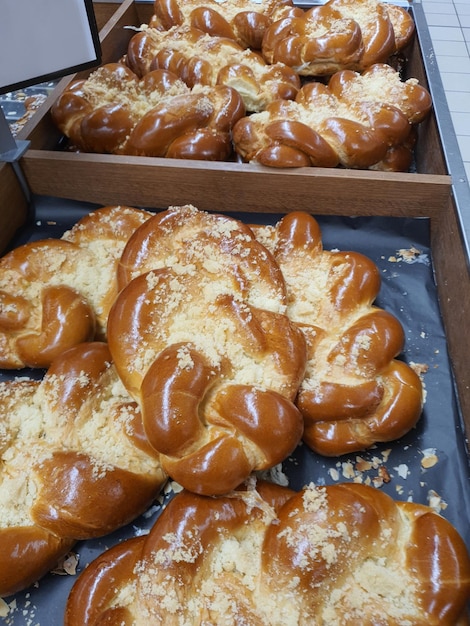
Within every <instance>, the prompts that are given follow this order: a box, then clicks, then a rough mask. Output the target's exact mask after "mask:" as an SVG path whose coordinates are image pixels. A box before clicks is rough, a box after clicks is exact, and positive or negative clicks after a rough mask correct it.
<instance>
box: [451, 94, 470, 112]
mask: <svg viewBox="0 0 470 626" xmlns="http://www.w3.org/2000/svg"><path fill="white" fill-rule="evenodd" d="M446 98H447V104H448V106H449V111H451V112H454V111H455V112H458V113H467V112H468V111H470V93H465V92H462V91H460V92H459V91H446Z"/></svg>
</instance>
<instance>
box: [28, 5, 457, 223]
mask: <svg viewBox="0 0 470 626" xmlns="http://www.w3.org/2000/svg"><path fill="white" fill-rule="evenodd" d="M94 6H95V12H96V19H97V23H98V24H102V23H103V21H104V20H105V19H106V17H107V16H109V14H110V12H111V8H112V7H113V3H110V2H96V3H95V5H94ZM114 8H115V11H114V13H113V14H112V17H111V18H110V19H109V20H108V21H107V22H106V24H105V26H104V27H103V28H102V29H101V31H100V39H101V42H102V53H103V63H106V62H111V61H117V60H119V58H120V57H121V56H122V55H123V54H124V53H125V52H126V50H127V44H128V42H129V40H130V38H131V37H132V35H133V34H134V33H135V31H134V30H132V28H131V29H129V28H126V27H127V26H134V27H135V26H140V25H141V24H143V23H147V22H148V21H149V19H150V16H151V14H152V12H153V4H152V3H151V2H136V1H135V0H124V2H122V4H120V3H115V4H114ZM407 66H408V69H407V72H408V75H409V76H413V77H416V78H418V80H419V81H420V83H421V84H423V85H424V86H426V76H425V72H424V69H423V64H422V59H421V56H420V49H419V43H418V41H417V40H415V42H414V43H413V45H412V46H411V47H410V50H409V62H408V64H407ZM89 73H90V71H87V72H82V73H81V74H79V75H77V76H80V77H85V76H87V75H88V74H89ZM70 80H71V77H68V78H66V79H63V80H62V81H61V82H60V83H59V84H58V86H57V89H56V90H55V92H54V93H53V94H51V97H50V98H49V99H48V101H47V103H46V105H45V106H44V107H43V108H42V110H41V111H40V112H39V113H38V114H37V116H35V120H34V123H32V124H31V125H28V127H25V128H24V129H23V133H24V135H25V136H26V137H27V138H28V139H29V140H30V141H31V149H30V150H29V151H28V153H27V154H26V155H25V157H24V158H23V160H22V167H23V169H24V172H25V175H26V177H27V179H28V182H29V184H30V186H31V190H32V191H33V193H38V194H46V195H53V196H60V197H66V198H73V199H76V200H83V201H88V202H96V203H99V204H114V203H121V204H138V205H139V206H166V205H168V204H182V203H186V202H190V201H191V202H192V203H193V204H195V205H197V206H198V207H199V208H200V209H211V208H214V206H219V207H224V208H226V209H227V210H236V209H238V208H239V206H240V205H243V206H244V207H245V208H247V209H249V210H256V211H265V210H267V209H269V210H274V211H281V212H282V211H285V210H287V209H288V208H289V207H290V205H291V202H292V198H293V197H294V195H295V198H296V200H297V201H298V202H301V203H303V204H304V206H306V207H309V208H310V207H311V208H312V209H313V210H315V211H317V212H318V211H320V212H322V211H334V212H340V213H342V214H345V215H356V214H358V213H362V214H363V213H368V211H375V210H376V209H375V208H373V207H375V206H377V205H380V206H381V207H383V209H384V210H386V211H388V212H390V214H391V215H402V216H403V215H410V216H428V215H429V214H430V213H434V212H437V213H439V212H440V210H441V209H442V206H443V205H444V204H445V202H446V199H447V197H448V195H449V193H450V180H449V177H448V175H447V174H448V173H447V170H446V167H445V164H444V159H443V154H442V147H441V144H440V139H439V133H438V130H437V126H436V122H435V118H434V116H433V115H431V116H430V117H429V119H428V120H427V121H425V122H424V123H423V124H422V125H421V126H420V127H419V137H418V142H417V149H416V173H405V174H401V173H388V172H385V173H384V172H373V171H353V170H339V169H327V168H314V167H311V168H298V169H293V170H292V169H286V170H279V169H273V168H266V167H263V166H258V165H254V164H250V165H248V164H242V163H225V162H223V163H222V162H215V163H214V162H204V161H184V160H180V159H164V158H151V157H131V156H115V155H99V154H83V153H81V154H76V153H70V152H63V151H60V150H58V149H57V146H58V142H59V140H60V138H61V134H60V132H59V131H58V130H57V129H56V128H55V126H54V124H53V123H52V120H51V118H50V113H49V109H50V106H51V104H52V103H53V102H54V100H55V99H56V98H57V97H58V95H59V94H60V93H61V92H62V91H63V89H64V88H65V86H66V85H67V84H68V83H69V82H70ZM364 200H366V201H365V202H364ZM368 200H369V202H368Z"/></svg>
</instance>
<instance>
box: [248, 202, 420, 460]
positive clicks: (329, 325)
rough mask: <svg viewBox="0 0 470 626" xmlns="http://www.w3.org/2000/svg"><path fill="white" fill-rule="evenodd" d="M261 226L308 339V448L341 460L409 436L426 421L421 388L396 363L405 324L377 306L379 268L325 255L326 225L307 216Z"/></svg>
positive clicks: (304, 406)
mask: <svg viewBox="0 0 470 626" xmlns="http://www.w3.org/2000/svg"><path fill="white" fill-rule="evenodd" d="M254 228H255V229H256V230H255V232H256V234H257V236H258V238H259V239H260V241H262V242H263V244H264V245H265V246H266V247H268V248H269V249H271V250H272V251H273V254H274V256H275V258H276V260H277V262H278V264H279V266H280V268H281V270H282V273H283V276H284V278H285V280H286V284H287V289H288V300H289V304H288V309H287V314H288V316H289V318H290V319H291V320H292V321H293V322H295V323H297V324H298V326H299V328H301V329H302V331H303V332H304V334H305V337H306V340H307V345H308V360H307V369H306V375H305V378H304V380H303V382H302V383H301V385H300V389H299V394H298V397H297V400H296V402H297V406H298V407H299V408H300V410H301V412H302V415H303V417H304V422H305V431H304V436H303V438H304V441H305V443H307V445H308V446H309V447H310V448H312V449H313V450H315V451H316V452H318V453H320V454H323V455H326V456H335V455H341V454H346V453H350V452H354V451H358V450H363V449H365V448H369V447H371V446H372V445H373V444H375V443H377V442H380V441H392V440H395V439H398V438H399V437H401V436H403V435H404V434H406V433H407V432H408V431H409V430H411V428H413V426H415V424H416V422H417V421H418V419H419V417H420V415H421V409H422V401H423V398H422V386H421V382H420V379H419V377H418V375H417V374H416V373H415V372H414V371H413V370H412V369H411V368H410V367H409V366H408V365H406V364H405V363H403V362H402V361H398V360H396V359H395V357H396V356H397V355H398V354H399V353H400V352H401V350H402V348H403V343H404V333H403V329H402V327H401V324H400V323H399V321H398V320H397V319H396V318H395V317H394V316H392V315H391V314H390V313H388V312H386V311H384V310H382V309H380V308H378V307H377V306H374V304H373V302H374V300H375V299H376V297H377V294H378V292H379V288H380V276H379V273H378V269H377V267H376V266H375V264H374V263H373V262H372V261H371V260H369V259H368V258H367V257H364V256H363V255H361V254H359V253H356V252H338V251H335V252H329V251H326V250H324V249H323V246H322V240H321V232H320V228H319V225H318V223H317V222H316V220H315V219H314V218H313V217H311V216H309V215H308V214H306V213H291V214H289V215H287V216H286V217H284V218H283V219H282V220H281V221H280V222H278V224H277V225H276V226H275V227H264V228H260V227H258V228H257V227H254Z"/></svg>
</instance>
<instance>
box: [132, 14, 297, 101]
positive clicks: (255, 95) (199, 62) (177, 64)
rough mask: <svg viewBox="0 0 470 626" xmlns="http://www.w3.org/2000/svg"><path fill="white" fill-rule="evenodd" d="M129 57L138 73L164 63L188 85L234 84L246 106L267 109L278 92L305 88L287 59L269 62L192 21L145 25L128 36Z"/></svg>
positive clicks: (290, 92)
mask: <svg viewBox="0 0 470 626" xmlns="http://www.w3.org/2000/svg"><path fill="white" fill-rule="evenodd" d="M126 63H127V64H128V66H129V67H130V68H131V69H132V71H133V72H135V73H136V74H137V75H139V76H145V75H146V74H147V73H148V72H150V71H152V70H155V69H157V68H160V69H165V70H169V71H170V72H173V73H174V74H176V75H178V76H179V77H180V78H181V79H182V80H183V81H184V82H185V83H186V84H187V85H188V86H189V87H194V86H195V85H206V86H210V87H212V88H215V87H216V86H219V87H218V88H222V86H225V87H226V88H229V87H230V88H233V89H235V90H236V91H237V93H239V94H240V96H241V98H242V99H243V103H244V106H245V108H246V110H247V111H262V110H263V109H264V108H265V107H266V105H267V104H268V103H269V102H272V101H273V100H276V99H278V98H285V99H291V98H294V97H295V95H296V93H297V91H298V90H299V88H300V79H299V77H298V75H297V74H296V72H294V70H292V69H291V68H289V67H287V66H286V65H284V64H283V63H275V64H272V65H268V64H267V63H266V62H265V61H264V59H263V58H262V57H261V55H259V54H258V53H256V52H254V51H253V50H249V49H244V48H242V46H240V45H239V44H238V43H237V42H235V41H233V40H232V39H228V38H226V37H212V36H210V35H208V34H207V33H204V32H203V31H202V30H199V29H197V28H194V27H191V26H175V27H173V28H171V29H170V30H168V31H162V30H158V29H155V28H150V27H145V26H142V27H141V31H140V32H139V33H137V34H136V35H134V36H133V37H132V38H131V40H130V42H129V45H128V49H127V56H126ZM209 93H210V92H209Z"/></svg>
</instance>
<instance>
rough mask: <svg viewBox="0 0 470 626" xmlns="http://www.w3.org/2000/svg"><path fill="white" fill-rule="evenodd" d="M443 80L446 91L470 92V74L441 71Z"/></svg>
mask: <svg viewBox="0 0 470 626" xmlns="http://www.w3.org/2000/svg"><path fill="white" fill-rule="evenodd" d="M441 80H442V84H443V86H444V91H468V92H470V76H469V75H468V74H460V73H457V72H441Z"/></svg>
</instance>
